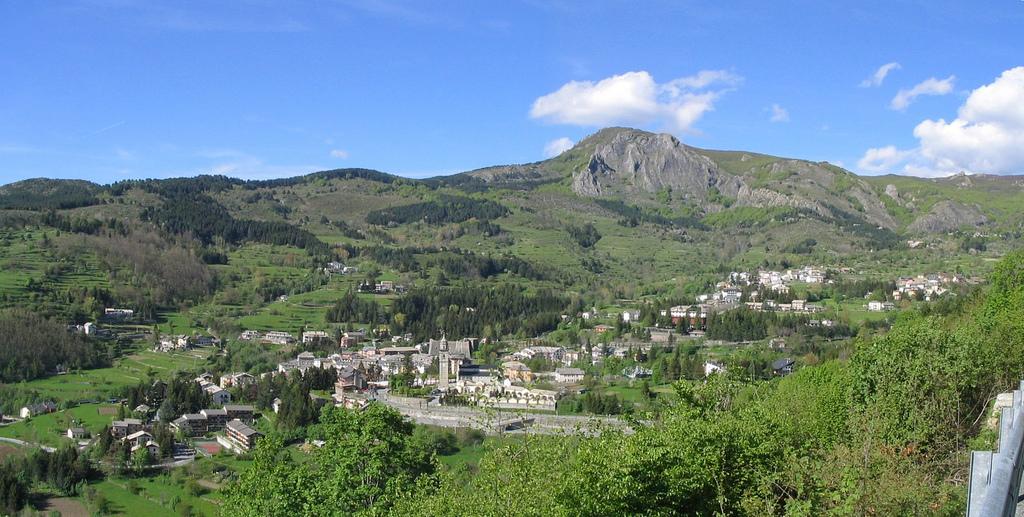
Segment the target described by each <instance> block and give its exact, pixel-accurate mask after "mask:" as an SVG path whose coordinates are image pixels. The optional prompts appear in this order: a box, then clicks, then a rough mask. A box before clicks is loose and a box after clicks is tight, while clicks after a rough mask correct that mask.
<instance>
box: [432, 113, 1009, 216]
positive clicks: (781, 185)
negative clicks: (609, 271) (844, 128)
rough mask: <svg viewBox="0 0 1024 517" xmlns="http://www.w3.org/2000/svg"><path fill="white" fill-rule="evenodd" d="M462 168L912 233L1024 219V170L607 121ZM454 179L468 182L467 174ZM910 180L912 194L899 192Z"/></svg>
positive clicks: (581, 189)
mask: <svg viewBox="0 0 1024 517" xmlns="http://www.w3.org/2000/svg"><path fill="white" fill-rule="evenodd" d="M460 176H463V177H467V178H472V180H475V181H477V182H483V183H485V184H488V185H492V186H502V185H507V186H517V185H522V184H527V183H534V184H538V183H540V184H544V183H556V182H561V183H564V184H567V185H568V186H569V187H570V188H571V190H572V192H574V193H575V194H577V195H578V196H581V197H618V198H623V199H626V200H628V201H631V202H640V203H643V202H645V201H649V200H652V199H654V198H656V196H657V194H659V193H663V192H666V191H668V190H671V191H672V193H673V194H674V195H675V196H676V197H680V198H683V199H685V200H687V201H688V202H690V203H692V204H694V205H695V206H696V207H697V208H698V209H699V210H700V211H701V212H703V213H704V214H708V213H714V212H718V211H722V210H726V209H730V208H734V207H756V208H778V207H789V208H793V209H797V210H800V211H803V212H806V213H811V214H815V215H816V216H818V217H820V218H822V219H825V220H834V221H844V220H845V221H862V222H863V223H866V224H870V225H873V226H876V227H881V228H885V229H889V230H896V231H900V230H904V231H908V232H911V233H929V232H946V231H951V230H956V229H959V228H961V227H977V226H984V225H986V224H988V223H990V222H992V221H998V222H1011V223H1014V224H1015V225H1019V223H1020V222H1021V218H1020V217H1019V216H1020V214H1018V213H1010V212H1014V211H1013V210H1009V208H1010V206H1008V205H1007V203H1010V204H1013V203H1016V202H1024V177H1021V176H963V175H961V176H956V177H952V178H944V179H939V180H928V179H922V178H912V177H906V176H881V177H869V176H865V177H861V176H858V175H856V174H854V173H852V172H850V171H847V170H845V169H842V168H840V167H837V166H835V165H832V164H830V163H827V162H810V161H806V160H798V159H790V158H780V157H776V156H769V155H763V154H757V153H748V152H743V151H715V150H706V149H699V148H696V147H690V146H687V145H685V144H683V143H681V142H680V141H679V140H678V139H676V138H675V137H673V136H672V135H668V134H654V133H649V132H646V131H640V130H636V129H629V128H608V129H603V130H601V131H599V132H597V133H595V134H593V135H591V136H590V137H588V138H586V139H584V140H582V141H581V142H580V143H578V144H577V145H576V146H575V147H573V148H572V149H570V150H568V151H566V152H565V153H563V154H562V155H560V156H558V157H555V158H552V159H550V160H545V161H541V162H535V163H530V164H523V165H506V166H496V167H488V168H484V169H479V170H475V171H470V172H466V173H463V174H462V175H460ZM456 178H458V177H456ZM448 181H449V182H450V183H451V184H453V185H459V184H460V180H459V179H455V178H449V179H448ZM471 182H472V181H471V180H467V179H463V180H461V183H463V184H464V183H471ZM890 185H892V186H891V187H890ZM901 187H902V192H903V193H904V194H903V195H904V198H900V197H899V195H895V196H894V195H890V194H891V193H892V192H900V191H901ZM887 191H888V192H889V193H890V194H887V193H886V192H887ZM991 195H995V196H996V198H997V199H996V200H993V199H991V198H990V197H989V196H991ZM908 196H909V197H908ZM915 196H924V197H925V198H926V199H925V202H924V203H920V202H919V203H916V204H915V203H914V201H913V200H912V198H914V197H915ZM943 198H945V199H943ZM939 201H944V202H943V203H938V202H939ZM993 201H995V204H993ZM937 203H938V204H937ZM1018 206H1024V205H1018ZM1016 212H1021V211H1020V210H1017V211H1016Z"/></svg>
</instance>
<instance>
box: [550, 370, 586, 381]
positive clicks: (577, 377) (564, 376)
mask: <svg viewBox="0 0 1024 517" xmlns="http://www.w3.org/2000/svg"><path fill="white" fill-rule="evenodd" d="M583 375H584V374H583V370H581V369H579V368H557V369H555V382H557V383H561V384H578V383H581V382H583Z"/></svg>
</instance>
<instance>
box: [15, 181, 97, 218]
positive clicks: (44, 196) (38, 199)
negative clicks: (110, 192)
mask: <svg viewBox="0 0 1024 517" xmlns="http://www.w3.org/2000/svg"><path fill="white" fill-rule="evenodd" d="M99 191H100V187H99V186H98V185H95V184H93V183H89V182H88V181H80V180H51V179H41V178H40V179H33V180H25V181H19V182H17V183H12V184H10V185H5V186H4V187H3V188H0V209H21V210H51V209H61V208H76V207H80V206H89V205H93V204H96V203H98V202H99V199H98V198H97V197H96V194H97V193H99Z"/></svg>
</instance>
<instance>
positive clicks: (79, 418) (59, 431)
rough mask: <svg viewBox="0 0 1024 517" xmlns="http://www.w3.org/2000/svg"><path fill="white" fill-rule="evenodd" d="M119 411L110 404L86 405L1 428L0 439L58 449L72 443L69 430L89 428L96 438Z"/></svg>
mask: <svg viewBox="0 0 1024 517" xmlns="http://www.w3.org/2000/svg"><path fill="white" fill-rule="evenodd" d="M104 410H105V411H104ZM116 410H117V406H113V405H110V404H83V405H81V406H77V407H74V408H71V409H67V410H61V411H57V412H56V413H49V414H46V415H39V416H36V417H32V418H30V419H27V420H23V421H21V422H16V423H13V424H10V425H7V426H4V427H0V436H3V437H6V438H16V439H19V440H24V441H27V442H32V443H41V444H44V445H50V446H53V447H56V446H59V445H62V444H67V443H72V440H71V439H70V438H68V437H67V435H66V434H65V433H66V432H67V430H68V428H69V427H85V428H86V429H88V430H89V432H90V433H92V434H93V435H95V434H96V433H98V432H99V431H100V430H102V429H103V426H105V425H107V424H109V423H110V422H111V420H113V419H114V418H115V415H116ZM111 412H113V414H111Z"/></svg>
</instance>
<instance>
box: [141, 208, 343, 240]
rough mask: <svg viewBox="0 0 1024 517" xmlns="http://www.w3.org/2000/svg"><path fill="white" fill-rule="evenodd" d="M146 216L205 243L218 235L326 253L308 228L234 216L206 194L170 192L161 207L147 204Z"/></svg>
mask: <svg viewBox="0 0 1024 517" xmlns="http://www.w3.org/2000/svg"><path fill="white" fill-rule="evenodd" d="M143 216H144V217H145V218H146V219H148V220H150V221H153V222H154V223H156V224H157V225H159V226H160V227H161V228H162V229H164V230H165V231H168V232H171V233H176V234H184V233H189V234H191V235H192V236H194V237H196V238H198V239H199V240H200V241H202V242H203V243H204V244H210V243H212V242H213V239H214V237H219V238H221V239H223V240H224V241H226V242H230V243H241V242H263V243H267V244H280V245H289V246H296V247H299V248H304V249H306V250H307V251H309V252H310V253H318V254H326V253H327V245H326V244H324V243H323V242H322V241H320V239H317V238H316V236H315V235H313V234H312V233H310V232H309V231H307V230H303V229H300V228H298V227H296V226H294V225H291V224H288V223H284V222H277V221H254V220H247V219H235V218H234V217H233V216H232V215H231V214H230V213H229V212H228V211H227V209H226V208H224V207H223V206H221V205H220V204H219V203H217V202H216V201H214V200H213V198H211V197H209V196H207V195H205V194H192V195H188V194H177V195H173V196H170V197H168V198H166V199H165V201H164V203H163V204H162V205H160V206H159V207H157V208H147V209H146V212H145V213H144V214H143Z"/></svg>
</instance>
